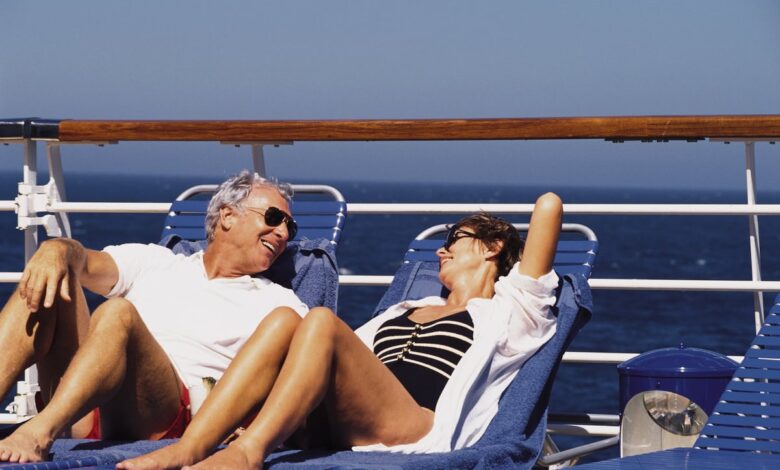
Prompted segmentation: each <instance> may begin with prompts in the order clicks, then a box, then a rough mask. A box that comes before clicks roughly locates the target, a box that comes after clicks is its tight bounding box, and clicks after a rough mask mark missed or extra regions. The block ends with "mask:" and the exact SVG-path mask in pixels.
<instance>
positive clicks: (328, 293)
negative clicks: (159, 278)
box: [159, 234, 339, 312]
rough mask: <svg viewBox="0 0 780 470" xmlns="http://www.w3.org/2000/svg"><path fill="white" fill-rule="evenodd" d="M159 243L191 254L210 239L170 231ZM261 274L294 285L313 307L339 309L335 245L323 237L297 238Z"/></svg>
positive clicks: (304, 300) (203, 246) (296, 290)
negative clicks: (195, 240) (200, 238)
mask: <svg viewBox="0 0 780 470" xmlns="http://www.w3.org/2000/svg"><path fill="white" fill-rule="evenodd" d="M159 245H162V246H164V247H167V248H170V249H171V250H173V252H174V253H177V254H178V253H181V254H184V255H191V254H193V253H196V252H198V251H201V250H205V249H206V247H207V246H208V242H206V241H205V240H200V241H197V242H193V241H188V240H182V238H181V237H179V236H178V235H175V234H173V235H168V236H167V237H165V238H163V239H162V240H160V242H159ZM262 276H264V277H266V278H268V279H270V280H271V281H273V282H275V283H277V284H280V285H282V286H284V287H287V288H289V289H292V290H293V291H295V294H296V295H297V296H298V298H300V299H301V300H302V301H303V303H305V304H306V305H308V306H309V308H314V307H319V306H323V307H328V308H329V309H331V310H333V311H334V312H335V311H336V307H337V305H338V294H339V269H338V264H337V263H336V245H334V244H333V243H331V242H330V240H326V239H324V238H316V239H311V240H294V241H291V242H289V243H288V244H287V249H286V250H284V253H282V254H281V255H279V258H278V259H277V260H276V262H274V264H273V266H271V268H270V269H269V270H268V271H266V272H264V273H262Z"/></svg>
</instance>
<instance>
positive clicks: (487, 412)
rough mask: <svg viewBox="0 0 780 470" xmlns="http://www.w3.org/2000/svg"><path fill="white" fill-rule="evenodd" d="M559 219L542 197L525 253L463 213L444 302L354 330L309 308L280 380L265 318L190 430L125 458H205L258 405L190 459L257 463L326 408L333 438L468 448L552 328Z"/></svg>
mask: <svg viewBox="0 0 780 470" xmlns="http://www.w3.org/2000/svg"><path fill="white" fill-rule="evenodd" d="M561 215H562V204H561V200H560V199H559V198H558V196H556V195H555V194H552V193H547V194H545V195H542V196H541V197H540V198H539V199H538V200H537V202H536V205H535V207H534V212H533V215H532V216H531V224H530V229H529V231H528V237H527V240H526V242H525V248H524V251H523V260H522V263H516V261H517V259H518V257H519V251H520V248H521V241H520V238H519V236H518V235H517V231H516V230H514V228H512V227H511V225H509V224H507V223H506V222H503V221H502V220H500V219H496V218H494V217H491V216H488V215H484V214H483V215H477V216H471V217H467V218H466V219H464V220H462V221H461V222H459V223H458V224H456V225H455V226H454V227H453V228H452V229H451V231H450V234H449V236H448V238H447V242H446V243H445V246H444V247H442V248H441V249H439V250H438V252H437V255H438V256H439V263H440V274H439V278H440V280H441V281H442V283H443V284H444V286H446V287H447V288H448V289H449V290H450V292H451V293H450V295H449V296H448V297H447V299H442V298H439V297H429V298H426V299H422V300H420V301H414V302H402V303H401V304H398V305H395V306H393V307H390V308H389V309H388V310H387V311H385V313H383V314H382V315H380V316H378V317H376V318H374V319H373V320H371V321H370V322H368V323H367V324H366V325H364V326H363V327H361V328H360V329H358V330H357V331H356V332H353V331H352V330H351V329H350V328H349V326H347V325H346V324H345V323H344V322H342V321H341V320H339V319H338V318H337V317H336V316H335V315H334V314H333V313H332V312H330V311H329V310H327V309H324V308H316V309H313V310H311V311H310V312H309V313H308V314H307V315H306V317H305V318H304V319H303V320H301V321H300V324H299V325H298V326H297V327H296V328H295V331H294V333H293V334H292V339H291V341H290V345H289V350H288V352H287V356H286V358H285V359H284V362H283V364H282V365H281V367H280V369H278V376H276V377H275V381H274V380H273V378H271V379H269V378H268V376H269V374H271V375H274V374H276V369H273V370H270V371H269V368H268V367H267V366H261V365H259V363H261V362H262V361H258V360H257V358H259V357H262V355H261V354H262V350H263V348H264V347H265V346H264V344H265V343H264V341H265V339H264V338H263V333H264V328H263V325H262V324H261V325H260V326H259V327H258V330H257V331H256V332H255V334H254V335H253V336H252V338H250V340H249V341H248V342H247V343H246V345H245V346H244V348H243V349H242V350H241V351H240V352H239V354H238V355H237V356H236V358H235V359H234V361H233V364H231V366H230V368H229V369H228V370H227V372H226V373H225V375H224V376H223V378H222V380H220V382H219V383H218V384H217V385H216V386H215V388H214V390H213V391H212V392H211V394H210V395H209V397H208V398H207V400H206V402H205V403H204V404H203V407H202V408H201V409H200V411H199V412H198V414H197V415H196V417H195V419H194V420H193V422H192V423H191V424H190V427H189V428H188V429H187V431H186V432H185V434H184V436H183V437H182V438H181V440H180V441H179V442H178V443H176V444H174V445H171V446H169V447H166V448H163V449H160V450H158V451H156V452H153V453H151V454H148V455H146V456H141V457H138V458H136V459H132V460H128V461H125V462H122V463H120V464H119V465H118V468H124V469H135V468H175V467H181V466H186V465H189V464H192V463H195V462H198V461H200V460H201V459H204V458H205V457H206V456H207V455H208V454H209V453H210V452H211V451H212V450H213V449H214V448H215V447H216V446H217V445H218V444H219V442H221V441H222V439H224V437H225V435H227V434H228V433H229V432H230V431H231V430H232V429H235V427H236V426H238V424H239V423H240V422H241V420H242V419H243V418H244V417H245V416H246V415H247V414H248V413H249V412H250V411H252V406H253V405H257V404H258V403H259V404H260V408H259V412H258V414H257V416H256V417H255V418H254V420H253V421H252V423H251V425H250V426H249V428H248V429H246V431H245V432H243V433H242V434H241V436H239V437H238V439H236V440H235V441H234V442H232V443H231V444H230V445H229V446H228V447H227V448H226V449H224V450H221V451H219V452H217V453H216V454H214V455H212V456H210V457H208V458H206V459H205V460H203V461H202V462H200V463H199V464H198V465H196V466H195V468H260V467H262V464H263V460H264V459H265V457H266V456H267V455H268V454H269V453H270V452H272V451H273V450H274V449H276V448H277V447H278V446H279V445H280V444H281V443H282V442H283V441H284V440H285V439H287V438H288V437H289V436H291V435H292V434H293V432H294V431H296V429H298V428H299V427H300V426H301V424H302V423H304V422H305V420H306V418H307V416H309V415H310V413H311V412H312V411H313V410H314V409H315V408H317V407H318V406H319V405H322V408H324V410H325V412H326V413H327V418H328V423H329V431H330V438H331V440H332V443H333V444H334V445H336V446H338V447H342V448H343V447H354V448H356V450H379V449H389V450H396V451H403V452H437V451H448V450H452V449H453V448H461V447H465V446H468V445H471V444H473V443H474V442H476V441H477V440H478V439H479V437H480V436H481V435H482V433H483V432H484V430H485V428H486V427H487V425H488V424H489V422H490V420H491V419H492V417H493V416H494V415H495V413H496V410H497V406H498V398H499V397H500V395H501V393H502V392H503V390H504V389H505V388H506V386H508V385H509V383H510V382H511V380H512V378H513V377H514V375H515V374H516V372H517V370H518V369H519V368H520V366H521V365H522V363H523V362H524V361H525V360H526V359H527V358H528V357H530V356H531V355H533V353H534V352H535V351H536V350H538V349H539V347H541V346H542V345H543V344H544V343H545V342H546V341H547V340H548V339H549V338H550V337H552V335H553V334H554V332H555V318H554V317H553V316H552V314H551V313H550V309H549V307H550V306H551V305H552V304H553V303H554V301H555V297H554V290H555V288H556V287H557V284H558V278H557V276H556V274H555V273H554V272H553V271H551V267H552V261H553V257H554V254H555V247H556V245H557V242H558V236H559V233H560V227H561ZM273 315H277V316H280V317H281V316H284V315H292V313H291V312H286V311H284V310H279V311H276V312H274V313H273V314H272V316H273ZM267 320H268V319H267ZM271 320H273V319H271ZM375 353H376V354H375ZM258 384H260V385H258ZM431 389H435V390H433V391H431Z"/></svg>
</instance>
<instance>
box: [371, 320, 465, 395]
mask: <svg viewBox="0 0 780 470" xmlns="http://www.w3.org/2000/svg"><path fill="white" fill-rule="evenodd" d="M414 310H415V309H410V310H407V311H406V313H404V314H403V315H400V316H398V317H396V318H392V319H390V320H388V321H386V322H385V323H384V324H383V325H382V326H381V327H379V330H377V332H376V336H374V354H376V356H377V357H378V358H379V360H381V361H382V362H383V363H384V364H385V365H386V366H387V367H388V368H389V369H390V371H391V372H392V373H393V374H394V375H395V376H396V377H397V378H398V380H399V381H400V382H401V383H402V384H403V386H404V387H405V388H406V390H407V391H408V392H409V394H410V395H412V397H414V399H415V400H416V401H417V403H418V404H419V405H420V406H424V407H425V408H428V409H430V410H435V409H436V402H437V401H438V400H439V395H441V392H442V390H444V386H445V385H446V384H447V381H448V380H449V379H450V376H451V375H452V372H453V371H454V370H455V366H457V365H458V362H460V359H461V358H462V357H463V355H464V354H465V353H466V351H467V350H468V349H469V347H471V343H472V342H473V339H474V322H473V321H472V320H471V316H470V315H469V313H468V312H467V311H466V310H464V311H462V312H459V313H454V314H452V315H448V316H446V317H444V318H440V319H438V320H434V321H432V322H428V323H416V322H414V321H412V320H410V319H409V315H411V314H412V312H414Z"/></svg>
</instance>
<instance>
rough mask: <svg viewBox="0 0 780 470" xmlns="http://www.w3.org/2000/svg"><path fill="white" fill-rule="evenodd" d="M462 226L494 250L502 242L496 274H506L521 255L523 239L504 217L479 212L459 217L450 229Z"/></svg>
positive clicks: (523, 245) (497, 259)
mask: <svg viewBox="0 0 780 470" xmlns="http://www.w3.org/2000/svg"><path fill="white" fill-rule="evenodd" d="M464 227H468V228H470V229H471V230H472V231H473V232H474V235H476V238H477V239H479V240H481V241H482V243H484V244H485V246H487V247H488V248H489V249H491V250H494V249H495V248H496V247H497V246H498V244H499V243H501V244H502V246H501V251H499V252H498V255H497V256H496V265H497V266H498V276H506V275H507V274H508V273H509V271H510V270H511V269H512V266H514V265H515V263H516V262H517V261H519V260H520V258H521V257H522V255H523V248H524V247H525V240H523V238H522V237H521V236H520V233H519V232H518V231H517V229H516V228H514V227H513V226H512V224H510V223H509V222H507V221H506V220H504V219H501V218H499V217H495V216H493V215H490V214H488V213H487V212H481V213H479V214H474V215H470V216H468V217H465V218H463V219H461V220H460V221H458V223H456V224H455V225H453V226H452V227H451V228H450V230H451V231H454V230H458V229H461V228H464ZM498 276H497V277H496V279H498Z"/></svg>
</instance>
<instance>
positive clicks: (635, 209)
mask: <svg viewBox="0 0 780 470" xmlns="http://www.w3.org/2000/svg"><path fill="white" fill-rule="evenodd" d="M348 207H349V213H350V214H439V213H441V214H445V213H446V214H457V213H460V214H472V213H474V212H481V211H485V212H492V213H499V214H530V213H531V212H533V208H534V205H533V204H429V203H419V204H418V203H408V204H407V203H397V204H382V203H352V204H349V205H348ZM563 211H564V213H566V214H567V215H572V214H578V215H602V214H603V215H607V214H609V215H780V204H754V205H749V204H698V205H695V204H564V206H563Z"/></svg>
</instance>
